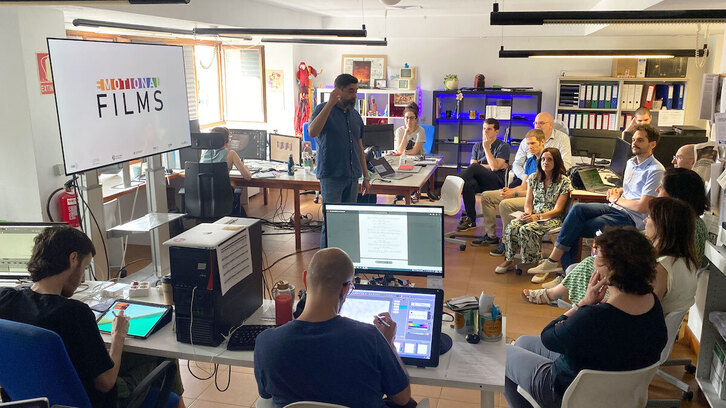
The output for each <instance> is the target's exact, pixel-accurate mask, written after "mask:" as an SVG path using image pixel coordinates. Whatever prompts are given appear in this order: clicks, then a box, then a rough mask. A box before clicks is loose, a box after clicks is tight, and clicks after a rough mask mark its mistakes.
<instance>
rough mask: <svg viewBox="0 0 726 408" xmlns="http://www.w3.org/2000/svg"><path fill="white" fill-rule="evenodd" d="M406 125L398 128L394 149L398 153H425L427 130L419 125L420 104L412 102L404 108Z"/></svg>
mask: <svg viewBox="0 0 726 408" xmlns="http://www.w3.org/2000/svg"><path fill="white" fill-rule="evenodd" d="M403 120H404V125H403V126H401V127H399V128H398V129H396V133H395V137H394V139H393V149H394V150H395V151H396V153H398V154H403V153H404V152H406V154H408V155H419V154H425V153H426V151H424V143H425V142H426V131H424V128H422V127H421V126H419V125H418V105H417V104H416V102H411V103H410V104H408V106H406V107H405V108H404V109H403Z"/></svg>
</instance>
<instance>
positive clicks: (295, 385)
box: [255, 248, 415, 408]
mask: <svg viewBox="0 0 726 408" xmlns="http://www.w3.org/2000/svg"><path fill="white" fill-rule="evenodd" d="M353 274H354V269H353V262H352V261H351V260H350V258H349V257H348V255H347V254H346V253H345V252H343V251H342V250H340V249H338V248H327V249H322V250H320V251H318V252H317V253H316V254H315V255H314V256H313V259H312V260H311V261H310V265H309V266H308V269H307V270H306V271H304V272H303V283H304V284H305V288H306V289H307V300H306V302H305V309H304V311H303V313H302V314H301V315H300V317H298V318H297V320H293V321H291V322H289V323H286V324H284V325H282V326H280V327H278V328H275V329H269V330H265V331H264V332H262V333H261V334H260V335H259V337H258V338H257V345H256V346H255V378H256V379H257V387H258V391H259V394H260V396H261V397H262V398H266V399H269V398H272V399H273V401H274V402H275V404H276V405H277V406H285V405H287V404H290V403H293V402H296V401H316V402H327V403H332V404H340V405H345V406H347V407H366V408H367V407H384V406H386V405H385V404H384V400H383V395H384V394H385V395H387V396H388V398H389V399H390V402H392V403H393V404H388V406H407V405H410V406H415V402H413V401H412V400H411V386H410V385H409V382H408V375H407V373H406V370H405V369H404V367H403V363H402V362H401V359H400V358H399V357H398V353H397V351H396V347H395V346H394V345H393V340H394V337H395V335H396V323H395V322H394V321H393V320H392V319H391V316H390V315H388V313H383V314H381V315H379V316H380V319H379V318H377V317H376V316H371V321H372V322H373V323H374V324H375V327H374V326H373V325H369V324H365V323H361V322H357V321H355V320H351V319H348V318H345V317H341V316H339V315H338V313H340V309H341V307H342V306H343V302H345V299H346V297H347V296H348V294H349V293H350V292H351V291H352V289H353ZM383 322H385V323H383Z"/></svg>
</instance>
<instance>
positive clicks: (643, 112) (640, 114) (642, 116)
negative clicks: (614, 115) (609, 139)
mask: <svg viewBox="0 0 726 408" xmlns="http://www.w3.org/2000/svg"><path fill="white" fill-rule="evenodd" d="M652 120H653V116H652V115H651V113H650V109H648V108H646V107H644V106H641V107H640V108H638V109H636V110H635V112H634V113H633V119H632V120H631V121H630V123H628V127H627V128H625V130H623V134H622V138H623V139H626V137H625V134H626V133H631V132H634V131H635V128H636V127H638V126H640V125H650V122H651V121H652Z"/></svg>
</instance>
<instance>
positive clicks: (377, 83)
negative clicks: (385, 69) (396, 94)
mask: <svg viewBox="0 0 726 408" xmlns="http://www.w3.org/2000/svg"><path fill="white" fill-rule="evenodd" d="M374 85H375V87H376V88H378V89H385V88H386V80H385V79H376V80H375V82H374Z"/></svg>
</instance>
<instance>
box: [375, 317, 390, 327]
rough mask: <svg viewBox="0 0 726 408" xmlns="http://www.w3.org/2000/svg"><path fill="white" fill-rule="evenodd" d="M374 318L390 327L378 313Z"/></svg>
mask: <svg viewBox="0 0 726 408" xmlns="http://www.w3.org/2000/svg"><path fill="white" fill-rule="evenodd" d="M376 319H378V321H379V322H381V323H383V325H384V326H386V327H391V325H390V324H388V322H387V321H385V320H383V319H381V316H378V315H376Z"/></svg>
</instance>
